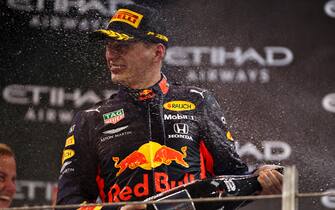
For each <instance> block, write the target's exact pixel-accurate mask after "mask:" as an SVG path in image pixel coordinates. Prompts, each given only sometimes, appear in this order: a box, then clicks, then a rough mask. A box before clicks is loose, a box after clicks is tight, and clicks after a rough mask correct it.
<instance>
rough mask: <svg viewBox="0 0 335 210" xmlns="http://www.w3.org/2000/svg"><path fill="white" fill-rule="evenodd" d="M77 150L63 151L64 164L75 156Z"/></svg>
mask: <svg viewBox="0 0 335 210" xmlns="http://www.w3.org/2000/svg"><path fill="white" fill-rule="evenodd" d="M74 154H75V152H74V151H73V150H72V149H66V150H64V151H63V157H62V164H63V163H64V162H65V161H66V160H67V159H70V158H72V157H73V156H74Z"/></svg>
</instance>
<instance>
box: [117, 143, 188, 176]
mask: <svg viewBox="0 0 335 210" xmlns="http://www.w3.org/2000/svg"><path fill="white" fill-rule="evenodd" d="M186 151H187V146H183V147H182V148H181V152H179V151H177V150H175V149H172V148H170V147H167V146H165V145H160V144H159V143H157V142H153V141H149V143H146V144H143V145H142V146H141V147H140V148H139V149H138V150H135V151H133V152H132V153H130V154H129V155H127V156H126V157H125V158H124V159H122V160H121V161H120V157H112V159H113V161H114V162H115V164H114V166H115V168H118V169H119V170H118V172H117V173H116V176H119V175H120V174H121V173H122V172H124V171H125V170H126V169H127V168H129V169H132V170H134V169H136V168H137V167H140V168H142V169H144V170H152V169H153V168H156V167H159V166H160V165H162V164H165V165H170V164H171V163H172V162H173V161H174V162H175V163H176V164H178V165H181V166H184V167H186V168H188V167H189V165H188V163H187V162H185V160H184V158H186V156H187V154H186Z"/></svg>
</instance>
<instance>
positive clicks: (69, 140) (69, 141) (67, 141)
mask: <svg viewBox="0 0 335 210" xmlns="http://www.w3.org/2000/svg"><path fill="white" fill-rule="evenodd" d="M74 143H75V142H74V135H72V136H70V137H69V138H67V139H66V141H65V147H68V146H71V145H74Z"/></svg>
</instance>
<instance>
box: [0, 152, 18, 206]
mask: <svg viewBox="0 0 335 210" xmlns="http://www.w3.org/2000/svg"><path fill="white" fill-rule="evenodd" d="M15 180H16V163H15V159H14V158H13V157H10V156H7V155H2V156H0V208H8V207H9V206H10V204H11V202H12V200H13V197H14V194H15V192H16V186H15Z"/></svg>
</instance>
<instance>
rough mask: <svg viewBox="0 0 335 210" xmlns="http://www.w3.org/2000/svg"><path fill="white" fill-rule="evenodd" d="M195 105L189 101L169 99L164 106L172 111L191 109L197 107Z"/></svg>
mask: <svg viewBox="0 0 335 210" xmlns="http://www.w3.org/2000/svg"><path fill="white" fill-rule="evenodd" d="M195 107H196V106H195V105H194V103H192V102H189V101H169V102H167V103H165V104H164V108H165V109H168V110H171V111H176V112H180V111H189V110H193V109H195Z"/></svg>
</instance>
